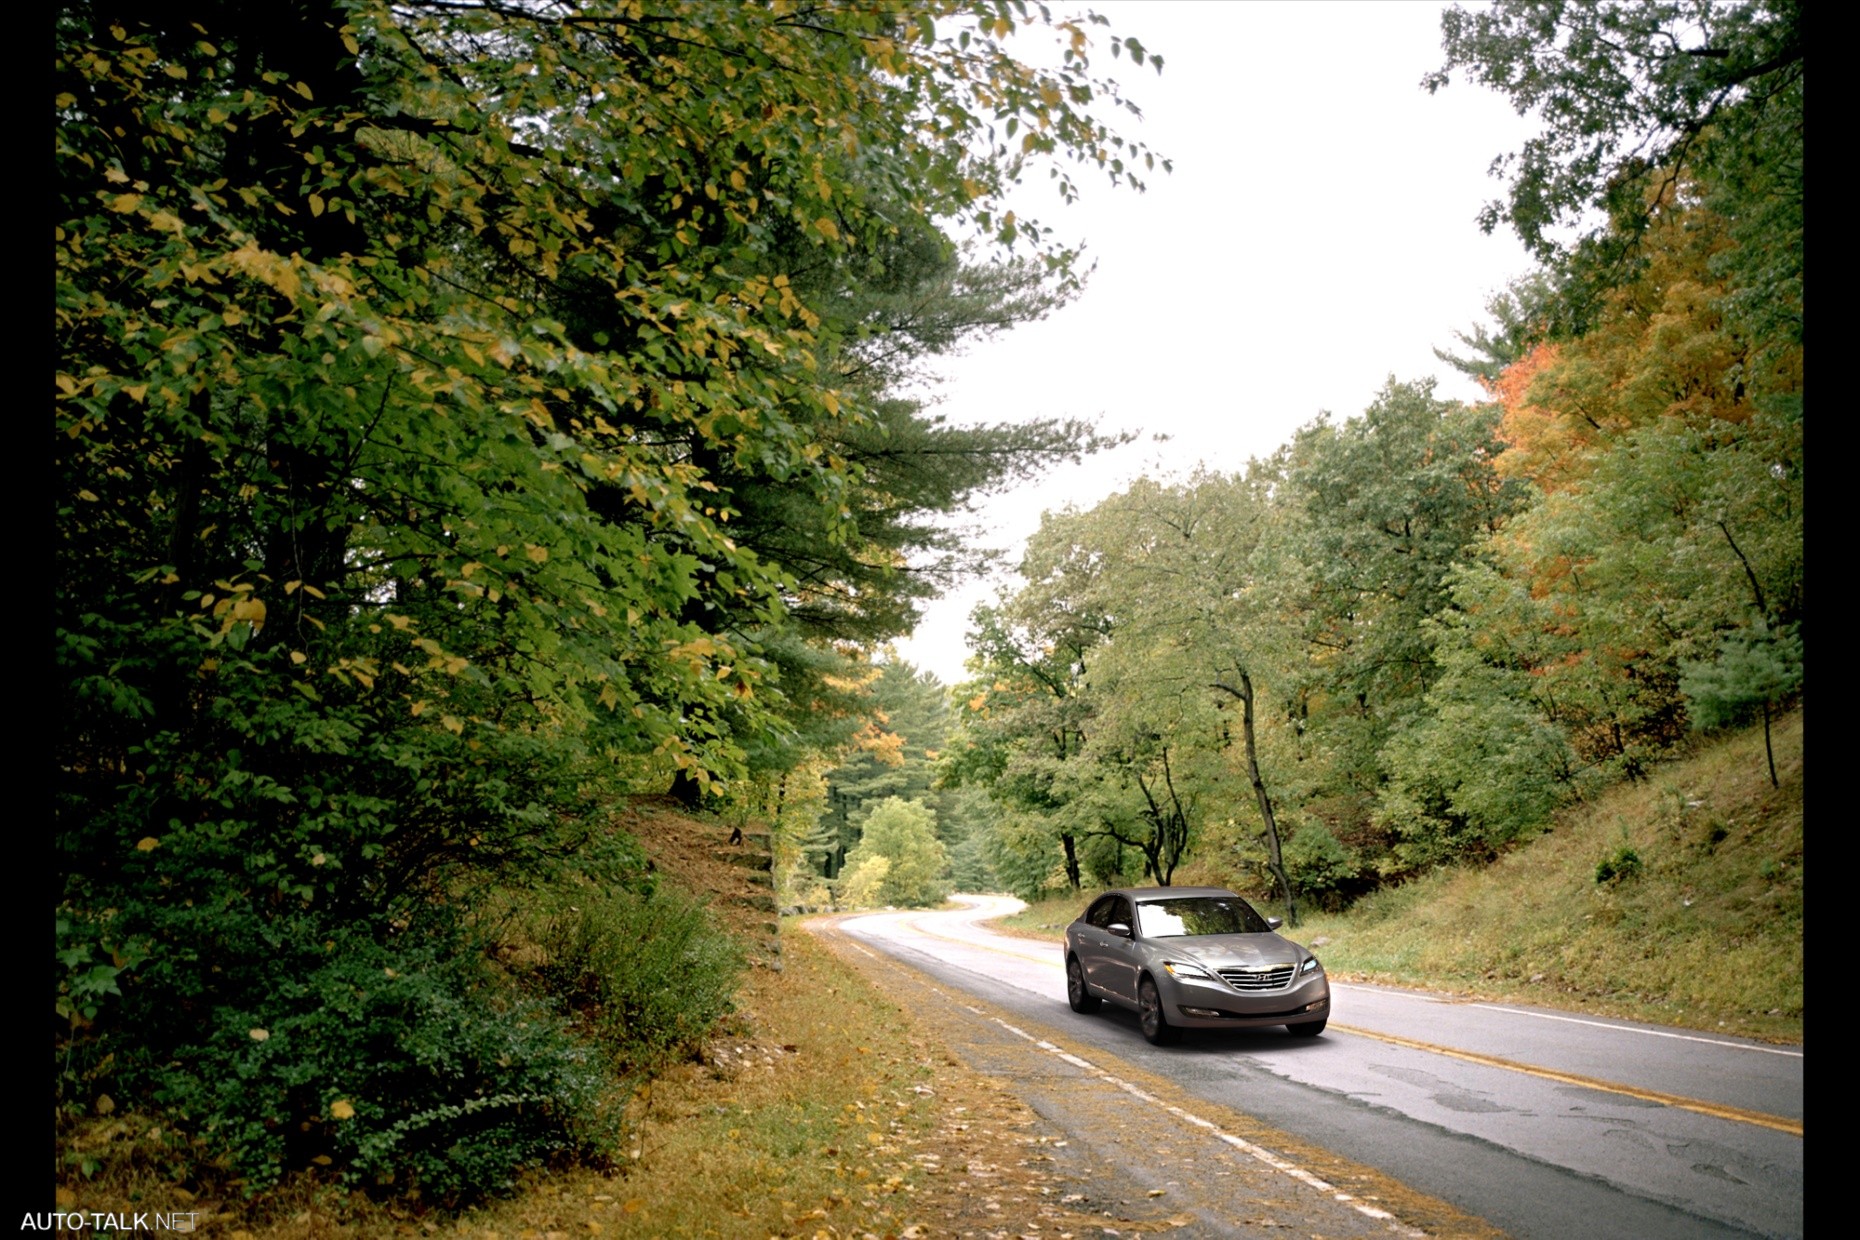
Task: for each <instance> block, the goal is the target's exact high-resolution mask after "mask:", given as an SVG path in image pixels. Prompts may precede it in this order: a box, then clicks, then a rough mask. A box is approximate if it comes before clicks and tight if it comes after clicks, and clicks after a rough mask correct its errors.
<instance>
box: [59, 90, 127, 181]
mask: <svg viewBox="0 0 1860 1240" xmlns="http://www.w3.org/2000/svg"><path fill="white" fill-rule="evenodd" d="M71 102H72V103H76V102H77V100H76V99H73V100H72V101H71ZM63 106H65V107H69V106H70V104H65V105H63ZM103 179H104V180H106V181H108V182H109V183H110V184H112V185H127V184H129V174H128V173H127V172H124V171H123V170H122V169H121V168H105V169H104V170H103Z"/></svg>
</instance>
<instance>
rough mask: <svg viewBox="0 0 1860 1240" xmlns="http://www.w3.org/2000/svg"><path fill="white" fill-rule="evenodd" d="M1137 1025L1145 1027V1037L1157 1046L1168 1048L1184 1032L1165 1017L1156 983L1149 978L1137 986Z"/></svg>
mask: <svg viewBox="0 0 1860 1240" xmlns="http://www.w3.org/2000/svg"><path fill="white" fill-rule="evenodd" d="M1137 1023H1138V1024H1139V1025H1141V1026H1142V1027H1143V1036H1144V1037H1145V1038H1147V1039H1149V1041H1150V1042H1151V1043H1152V1044H1154V1045H1156V1046H1168V1045H1169V1044H1171V1043H1173V1042H1176V1041H1178V1040H1179V1039H1180V1038H1181V1036H1182V1031H1181V1030H1180V1029H1177V1028H1176V1027H1175V1026H1174V1025H1172V1024H1170V1023H1169V1018H1168V1017H1167V1016H1165V1015H1163V1005H1162V996H1161V995H1159V994H1157V993H1156V983H1155V982H1153V981H1151V980H1150V979H1149V978H1147V977H1146V978H1144V979H1143V981H1142V982H1140V983H1139V984H1138V985H1137Z"/></svg>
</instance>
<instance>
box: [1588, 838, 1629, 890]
mask: <svg viewBox="0 0 1860 1240" xmlns="http://www.w3.org/2000/svg"><path fill="white" fill-rule="evenodd" d="M1639 873H1640V854H1639V853H1638V852H1636V851H1634V848H1633V846H1632V845H1630V844H1623V845H1622V846H1621V847H1619V848H1617V849H1615V851H1614V855H1613V856H1609V857H1603V858H1602V859H1601V860H1600V861H1598V862H1596V863H1595V882H1596V885H1597V886H1612V885H1614V884H1616V883H1619V882H1621V881H1623V880H1625V879H1631V878H1634V877H1635V876H1637V875H1638V874H1639Z"/></svg>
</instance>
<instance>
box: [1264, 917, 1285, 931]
mask: <svg viewBox="0 0 1860 1240" xmlns="http://www.w3.org/2000/svg"><path fill="white" fill-rule="evenodd" d="M1284 924H1285V918H1283V917H1268V918H1266V929H1268V930H1277V929H1278V928H1279V927H1280V926H1283V925H1284Z"/></svg>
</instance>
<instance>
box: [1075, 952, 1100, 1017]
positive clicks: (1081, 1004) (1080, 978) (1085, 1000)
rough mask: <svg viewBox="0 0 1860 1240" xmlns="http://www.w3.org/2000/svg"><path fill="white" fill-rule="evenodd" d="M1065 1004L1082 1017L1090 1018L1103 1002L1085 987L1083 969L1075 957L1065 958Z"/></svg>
mask: <svg viewBox="0 0 1860 1240" xmlns="http://www.w3.org/2000/svg"><path fill="white" fill-rule="evenodd" d="M1066 1002H1067V1003H1070V1004H1071V1005H1072V1010H1073V1011H1075V1012H1077V1013H1079V1014H1080V1015H1082V1016H1090V1015H1091V1014H1092V1013H1093V1012H1095V1011H1097V1010H1098V1005H1099V1004H1101V1003H1103V1002H1104V1000H1103V999H1100V998H1099V997H1098V996H1097V995H1094V994H1093V993H1092V992H1091V991H1090V990H1089V989H1087V988H1086V986H1085V969H1084V967H1083V966H1081V965H1080V964H1079V958H1078V957H1077V956H1068V957H1066Z"/></svg>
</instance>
